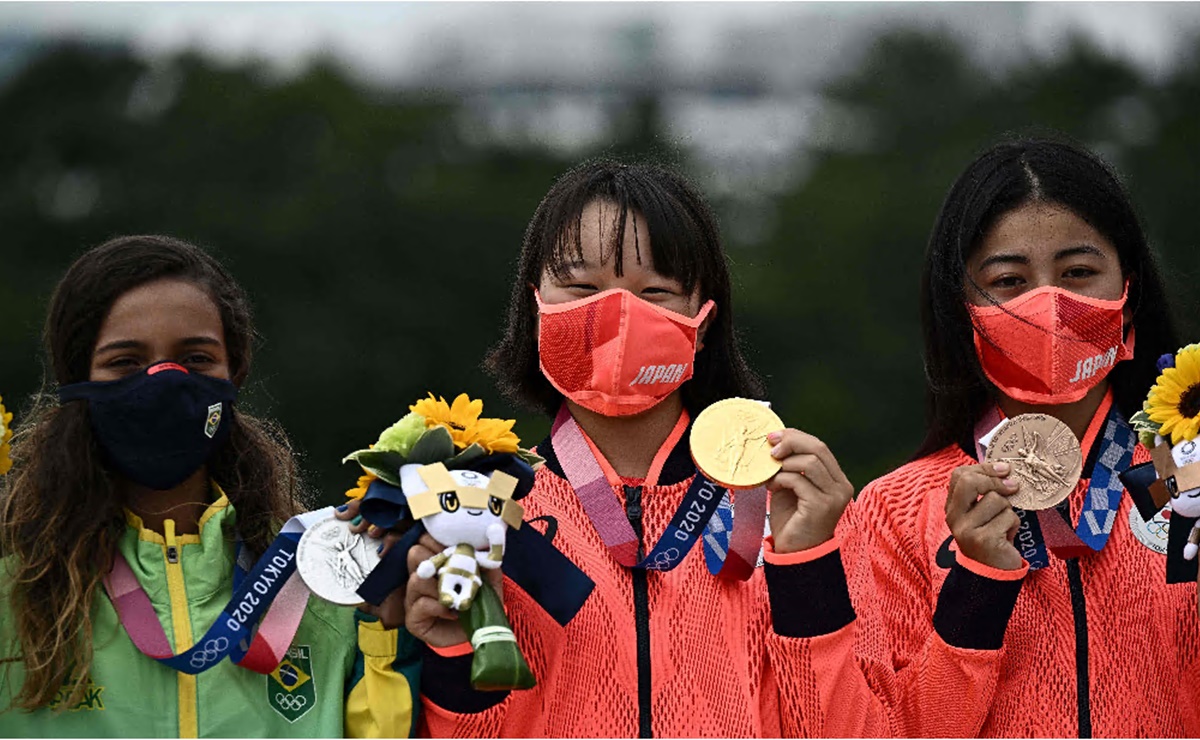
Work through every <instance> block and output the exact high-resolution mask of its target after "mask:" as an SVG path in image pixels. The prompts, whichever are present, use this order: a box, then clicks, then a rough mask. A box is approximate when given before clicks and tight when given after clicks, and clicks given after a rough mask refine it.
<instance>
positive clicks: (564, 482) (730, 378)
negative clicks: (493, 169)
mask: <svg viewBox="0 0 1200 740" xmlns="http://www.w3.org/2000/svg"><path fill="white" fill-rule="evenodd" d="M535 288H536V292H535ZM729 295H730V288H729V277H728V273H727V270H726V266H725V257H724V254H723V253H722V251H721V247H720V241H719V237H718V235H717V229H716V224H715V221H714V219H713V218H712V215H711V213H710V212H709V210H708V207H707V206H706V205H705V204H704V203H703V201H702V200H701V199H700V197H699V195H698V194H697V193H695V191H694V190H693V189H692V188H691V187H690V186H688V185H687V184H686V183H685V182H683V180H682V179H681V178H679V177H678V176H677V175H675V174H674V173H671V172H669V171H666V170H662V169H659V168H655V167H648V166H644V165H631V166H624V165H613V164H607V163H598V164H591V165H585V166H583V167H580V168H578V169H577V170H574V171H572V172H571V173H568V174H567V175H566V176H564V178H563V179H562V180H560V181H559V182H558V183H557V184H556V185H555V186H554V188H553V189H552V190H551V191H550V193H549V194H548V195H547V196H546V199H545V200H544V201H543V203H542V205H541V206H540V207H539V208H538V211H537V213H535V215H534V217H533V221H532V222H531V224H530V227H529V230H528V232H527V235H526V242H525V248H524V250H523V253H522V258H521V266H520V271H519V279H518V282H517V284H516V286H515V288H514V293H513V300H512V304H511V307H510V313H509V322H508V323H509V326H508V331H507V334H506V337H505V340H504V342H502V344H501V345H500V347H499V348H498V349H497V350H496V352H495V353H494V354H493V355H492V357H491V360H490V365H491V367H492V368H493V370H495V371H496V373H497V375H498V376H499V377H500V379H501V383H502V385H503V386H504V387H505V390H507V391H508V392H509V394H510V395H511V396H513V397H515V398H517V399H519V400H524V401H527V402H528V401H532V402H533V403H534V404H535V405H536V406H537V407H538V408H540V409H542V410H543V411H544V412H546V413H547V414H549V415H551V416H554V415H555V414H556V413H557V418H556V421H555V426H554V431H553V433H552V435H551V437H550V439H548V440H547V441H545V442H543V443H542V444H540V445H538V448H537V451H538V452H539V453H540V454H541V455H543V456H544V457H545V458H546V465H545V467H544V468H542V469H541V470H539V471H538V473H537V478H536V482H535V486H534V489H533V491H532V493H530V494H529V496H527V497H526V498H524V499H523V503H524V505H525V507H526V519H527V521H528V522H529V524H527V525H526V526H536V527H538V528H539V529H540V530H541V531H543V532H544V533H545V536H546V537H547V538H548V539H550V540H551V543H552V544H553V546H555V547H556V548H558V549H559V550H560V551H561V552H563V553H564V554H565V555H566V556H567V557H568V558H570V559H571V560H572V561H574V563H575V564H576V565H578V566H579V567H580V568H581V569H582V570H583V571H584V572H585V573H586V574H587V575H588V576H590V577H591V578H592V580H593V581H594V582H595V589H594V591H593V592H592V593H591V595H590V596H589V597H588V599H587V601H586V603H584V605H583V607H582V609H581V610H580V611H579V613H578V614H577V615H576V616H575V618H574V619H573V620H572V621H571V622H569V623H568V624H567V625H566V626H565V627H562V626H559V624H558V623H557V622H556V621H554V620H553V619H551V618H550V617H549V616H548V615H547V614H546V613H545V612H544V611H543V610H542V609H541V607H539V606H538V605H537V604H536V603H535V602H534V601H533V600H532V599H531V598H530V597H529V596H528V595H527V594H525V593H524V592H522V591H521V589H520V588H519V587H518V586H516V584H514V583H512V582H511V581H505V582H504V584H503V598H504V602H505V608H506V611H507V612H508V615H509V618H510V620H511V622H512V626H513V630H514V632H515V634H516V638H517V641H518V642H519V643H520V645H521V648H522V650H523V651H524V654H525V655H526V657H527V659H528V661H529V664H530V666H531V668H532V669H533V671H534V673H535V675H536V676H537V680H538V685H537V686H536V687H535V688H533V689H529V690H524V691H515V692H512V693H509V694H498V693H495V692H477V691H474V690H472V689H471V687H470V685H469V681H468V671H469V666H470V657H469V656H468V655H466V654H465V653H467V652H469V651H470V646H469V645H464V644H463V641H464V635H463V632H462V630H461V628H460V627H459V626H458V624H457V622H456V621H455V620H454V618H453V617H454V615H453V614H452V613H450V612H448V611H447V610H446V609H445V607H443V606H442V605H441V604H440V603H438V601H437V593H436V588H435V586H434V584H433V582H432V581H431V580H428V579H421V578H419V577H417V576H416V575H415V568H413V572H414V575H413V577H411V578H410V580H409V583H408V591H407V602H408V603H407V626H408V628H409V630H410V631H411V632H412V633H413V634H414V635H416V636H417V637H419V638H420V639H422V640H424V641H425V642H426V643H427V644H429V645H431V646H436V647H434V648H433V649H432V650H431V652H429V653H428V654H427V656H426V659H425V672H424V678H423V682H422V687H423V688H424V690H425V694H424V700H425V708H426V711H425V712H424V713H423V714H424V717H425V722H426V726H425V730H426V731H427V732H428V733H430V734H432V735H435V736H475V737H494V736H534V737H536V736H616V737H620V736H642V737H650V736H669V737H674V736H723V737H750V736H779V735H789V736H795V735H800V736H803V735H810V734H819V733H823V732H825V731H826V727H825V726H824V724H823V723H824V718H825V717H826V716H829V714H830V713H829V712H827V711H826V710H825V709H824V708H823V707H822V706H820V699H821V695H820V694H819V693H817V692H815V691H812V690H811V688H810V686H809V685H807V683H806V681H807V675H808V674H807V673H806V671H805V670H804V669H803V668H799V667H802V666H806V665H808V664H809V662H810V661H809V659H808V657H807V652H808V650H809V639H808V638H809V635H808V633H807V632H806V630H811V629H816V630H817V633H819V632H821V631H822V630H823V625H824V624H825V623H824V622H822V621H821V619H822V618H818V620H817V623H816V626H815V627H814V626H813V625H811V624H810V625H808V626H802V625H791V628H790V629H789V627H788V625H789V620H790V617H789V616H788V614H787V613H786V610H787V609H788V608H789V606H790V605H792V604H798V603H799V602H801V601H805V602H807V603H809V604H812V603H820V600H821V599H822V598H823V595H822V594H820V593H813V592H811V590H810V589H809V587H808V581H807V580H806V578H808V577H809V575H810V573H811V572H812V571H811V570H810V569H809V568H806V567H802V566H794V565H779V566H774V565H772V566H769V568H770V574H769V579H770V580H771V581H772V588H771V593H772V597H773V598H774V597H775V596H776V595H778V596H780V598H781V603H782V604H784V606H781V609H782V611H781V610H780V609H777V610H775V612H774V626H775V630H774V631H772V628H771V625H772V610H771V606H770V604H769V603H768V593H767V588H766V584H765V582H764V580H765V579H764V574H763V572H762V570H761V569H758V568H755V565H754V564H755V561H756V560H757V556H758V551H759V546H760V543H761V539H762V532H763V524H764V512H765V506H766V504H765V500H764V499H762V498H759V499H757V501H758V504H757V507H758V509H757V513H755V511H754V510H755V506H754V505H752V503H751V502H752V500H753V497H752V496H749V495H747V494H744V493H739V494H738V495H737V497H735V502H736V505H737V506H738V507H739V508H738V509H737V515H738V516H740V517H741V519H738V517H734V521H733V534H732V537H731V539H730V541H729V543H728V544H727V545H721V544H720V543H719V542H718V545H717V546H716V548H715V549H712V546H711V545H710V544H709V543H706V544H703V545H701V544H697V543H696V539H697V535H699V534H700V530H698V529H696V528H694V527H689V526H687V525H686V524H685V523H684V522H686V521H687V517H686V514H688V513H689V512H691V511H693V508H692V507H697V508H696V510H697V511H701V510H702V511H704V512H706V515H705V516H699V522H700V526H701V527H703V526H704V522H705V521H711V520H710V519H708V518H707V512H710V511H711V508H705V507H706V506H708V505H713V504H715V503H716V501H718V500H719V499H716V500H714V499H713V498H711V496H712V494H711V490H710V489H705V488H704V485H705V481H704V480H703V479H700V480H697V476H696V469H695V466H694V465H693V463H692V460H691V457H690V454H689V452H688V445H687V439H686V436H685V434H686V430H687V428H688V424H689V418H690V416H691V415H692V414H695V413H697V412H698V411H699V410H701V409H703V408H705V407H706V406H707V405H708V404H710V403H712V402H714V401H716V400H720V399H722V398H726V397H730V396H749V397H757V396H761V388H760V386H759V384H758V381H757V379H756V378H755V377H754V375H753V374H752V373H751V372H750V370H749V369H748V367H747V366H746V364H745V362H744V360H743V359H742V357H741V355H740V353H739V351H738V349H737V345H736V342H735V340H734V333H733V328H732V323H731V316H732V310H731V306H730V302H729ZM693 359H694V367H693ZM652 367H653V368H657V369H651V368H652ZM662 368H667V370H662ZM681 369H682V370H681ZM776 443H777V447H776V450H775V454H776V457H778V458H780V459H781V460H782V461H783V471H784V472H782V473H779V474H778V475H776V476H775V478H774V479H773V481H772V484H771V485H772V487H773V488H775V489H777V494H776V495H775V496H774V497H773V498H772V521H773V522H774V531H775V536H776V538H777V540H778V546H779V549H780V550H781V551H783V552H797V551H803V550H811V548H812V547H813V546H815V545H818V544H820V543H822V542H825V541H827V540H828V539H829V538H830V537H831V536H832V534H833V528H834V526H835V525H836V522H837V520H838V517H839V516H840V514H841V512H842V510H843V509H844V508H845V506H846V504H847V503H848V502H849V500H850V497H851V495H852V493H853V489H852V487H851V486H850V483H849V482H848V481H847V480H846V478H845V476H844V475H843V474H842V473H841V471H840V470H839V469H838V466H837V462H836V460H834V458H833V456H832V455H831V454H830V453H829V451H828V449H826V448H825V446H824V445H822V444H821V443H820V441H819V440H817V439H816V438H814V437H811V436H809V435H806V434H803V433H801V432H798V431H795V430H786V431H785V430H779V431H778V432H776V433H775V435H774V436H773V437H772V444H776ZM581 469H587V470H590V471H591V472H590V473H584V474H582V477H581V474H580V473H579V471H580V470H581ZM572 470H574V471H575V472H574V473H573V472H571V471H572ZM780 491H782V492H784V493H783V494H782V495H780V494H779V493H778V492H780ZM719 513H720V512H718V514H719ZM739 522H741V526H742V527H746V526H749V527H750V529H749V530H747V531H746V533H748V534H749V535H750V536H749V538H740V537H739V529H738V527H739ZM709 534H712V535H713V536H714V537H716V534H717V533H716V532H715V531H710V532H709ZM746 539H748V542H749V545H750V547H749V549H748V550H747V549H744V548H743V549H741V550H740V551H739V548H738V547H737V546H736V542H739V541H745V540H746ZM689 543H690V544H695V546H694V547H691V549H690V550H689V549H688V547H687V544H689ZM706 548H708V549H712V552H711V553H706V552H702V551H703V550H705V549H706ZM438 549H440V546H439V545H438V544H437V543H433V542H432V541H430V540H429V539H428V537H426V538H425V539H424V540H422V544H421V545H418V546H416V547H414V548H413V549H412V550H411V551H410V553H409V563H410V568H411V567H413V566H415V564H416V563H418V562H420V561H422V560H424V559H425V558H427V557H429V556H430V555H432V554H433V553H434V552H436V551H437V550H438ZM726 549H727V550H728V551H729V555H728V558H727V560H726V566H725V567H733V569H734V570H735V571H740V572H741V573H742V574H743V575H746V576H748V579H747V580H739V579H737V578H732V579H731V578H724V577H718V576H715V575H713V574H712V573H710V571H709V568H708V566H707V564H706V554H707V555H714V554H718V553H717V551H718V550H721V551H724V550H726ZM797 557H799V558H801V559H803V558H804V557H806V556H804V555H800V556H797ZM668 568H669V569H668ZM841 590H842V592H844V591H845V586H844V579H843V586H842V588H841ZM834 618H837V616H836V615H835V617H834ZM845 657H846V654H844V653H842V654H839V658H845ZM793 667H798V670H795V671H794V670H793Z"/></svg>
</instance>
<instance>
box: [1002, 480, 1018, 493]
mask: <svg viewBox="0 0 1200 740" xmlns="http://www.w3.org/2000/svg"><path fill="white" fill-rule="evenodd" d="M1004 487H1005V488H1011V489H1013V490H1016V488H1017V481H1016V479H1015V478H1005V479H1004Z"/></svg>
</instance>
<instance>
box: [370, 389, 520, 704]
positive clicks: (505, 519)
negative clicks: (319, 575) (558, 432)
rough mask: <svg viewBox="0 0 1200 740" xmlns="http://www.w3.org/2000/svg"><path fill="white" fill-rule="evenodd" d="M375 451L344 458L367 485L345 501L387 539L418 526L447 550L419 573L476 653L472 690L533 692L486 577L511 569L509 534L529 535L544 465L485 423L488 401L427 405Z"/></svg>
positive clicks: (508, 433)
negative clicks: (524, 529)
mask: <svg viewBox="0 0 1200 740" xmlns="http://www.w3.org/2000/svg"><path fill="white" fill-rule="evenodd" d="M409 409H410V412H411V413H409V414H408V415H407V416H405V417H404V418H403V419H401V420H400V421H398V422H396V423H395V424H394V425H392V426H391V427H389V428H388V429H387V430H385V431H384V432H383V434H382V435H380V437H379V440H378V441H377V442H376V443H375V444H374V445H372V446H371V447H370V448H368V449H365V450H358V451H356V452H353V453H351V454H350V455H348V456H347V457H346V460H353V461H355V462H357V463H358V464H359V465H360V466H361V467H362V468H363V472H364V475H363V476H362V477H361V478H359V481H358V486H357V487H356V488H354V489H352V490H350V491H347V494H346V495H347V496H351V497H355V498H362V504H361V506H360V508H359V511H360V513H361V514H362V515H363V517H364V518H365V519H366V520H367V521H369V522H371V523H372V524H374V525H376V526H378V527H382V528H384V529H390V528H399V527H402V526H403V525H404V524H405V523H408V524H409V526H420V527H423V528H424V529H425V531H427V532H429V534H430V535H432V536H433V538H434V539H436V540H437V541H438V542H440V543H441V544H442V545H444V546H445V549H444V550H443V551H442V552H440V553H438V554H437V555H435V556H434V557H432V558H429V559H428V560H425V561H424V562H422V563H421V564H420V565H419V566H418V567H417V575H418V576H420V577H421V578H433V577H434V576H437V579H438V591H439V593H440V600H441V602H442V603H443V604H445V605H446V606H447V607H449V608H451V609H454V610H456V611H458V612H460V613H461V615H462V624H463V628H464V629H465V631H466V633H467V637H468V639H470V641H471V645H472V647H473V648H474V650H475V655H474V658H473V659H472V665H471V684H472V685H473V686H474V687H475V688H476V689H480V690H510V689H524V688H530V687H532V686H533V685H535V683H536V681H535V680H534V677H533V673H532V671H531V670H530V669H529V665H528V663H527V662H526V661H525V657H524V656H523V655H522V654H521V650H520V648H519V647H518V646H517V642H516V637H515V636H514V635H513V632H512V628H511V627H510V626H509V623H508V618H507V617H506V616H505V614H504V608H503V606H502V605H501V603H500V599H499V597H498V596H497V595H496V593H495V592H494V591H493V590H492V588H491V586H489V585H488V584H487V583H486V582H484V580H483V579H482V578H481V570H480V569H488V570H492V569H495V568H499V567H500V566H501V565H502V563H503V558H504V548H505V542H506V539H507V535H508V530H509V529H510V528H511V529H519V528H520V527H521V517H522V515H523V514H524V510H523V508H522V506H521V504H520V503H518V499H520V498H521V497H523V496H524V495H526V494H527V493H529V490H530V489H531V488H532V487H533V466H534V465H538V464H540V463H541V462H542V459H541V458H540V457H538V456H536V455H534V454H533V453H531V452H529V451H528V450H525V449H522V448H521V447H520V440H519V439H518V438H517V436H516V435H515V434H513V432H512V426H513V423H514V422H513V421H511V420H504V419H481V418H480V414H481V413H482V412H483V402H482V401H472V400H471V399H469V398H468V397H467V396H466V395H465V394H462V395H459V396H458V397H457V398H455V399H454V403H453V404H447V403H446V401H445V399H442V398H435V397H434V396H433V394H430V396H429V398H425V399H422V400H420V401H418V402H417V403H415V404H413V405H412V406H410V407H409Z"/></svg>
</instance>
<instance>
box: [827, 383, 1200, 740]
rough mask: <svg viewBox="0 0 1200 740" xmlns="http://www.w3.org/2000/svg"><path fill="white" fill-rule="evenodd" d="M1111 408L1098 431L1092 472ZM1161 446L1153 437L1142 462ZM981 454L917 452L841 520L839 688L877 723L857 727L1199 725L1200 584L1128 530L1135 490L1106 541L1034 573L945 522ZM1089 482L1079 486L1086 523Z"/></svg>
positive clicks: (1069, 729) (1170, 729)
mask: <svg viewBox="0 0 1200 740" xmlns="http://www.w3.org/2000/svg"><path fill="white" fill-rule="evenodd" d="M1109 405H1110V404H1109V402H1106V403H1105V404H1103V405H1102V406H1101V408H1100V410H1099V411H1098V412H1097V417H1096V419H1094V420H1093V422H1092V425H1091V426H1092V428H1091V429H1090V430H1089V433H1088V434H1087V435H1086V436H1085V440H1084V454H1085V456H1086V458H1085V459H1086V460H1087V462H1086V464H1085V467H1084V471H1083V472H1084V475H1085V476H1088V477H1090V476H1091V471H1092V468H1093V467H1094V464H1095V460H1094V458H1095V456H1096V454H1097V453H1098V451H1097V450H1094V449H1093V447H1094V445H1095V440H1096V437H1097V436H1098V435H1097V431H1098V429H1099V427H1100V426H1101V423H1100V422H1101V421H1102V420H1103V419H1104V417H1105V415H1106V414H1107V412H1108V407H1109ZM1148 459H1149V453H1148V452H1147V451H1146V450H1145V449H1144V448H1143V447H1141V446H1139V447H1138V448H1137V449H1136V451H1135V453H1134V459H1133V462H1134V464H1137V463H1140V462H1144V461H1146V460H1148ZM973 464H976V460H975V458H974V457H973V456H972V455H968V454H967V453H966V452H964V451H963V450H962V449H960V448H959V447H957V446H954V447H949V448H946V449H944V450H942V451H941V452H938V453H936V454H933V455H930V456H928V457H925V458H922V459H920V460H917V461H915V462H913V463H910V464H908V465H905V466H904V467H902V468H900V469H898V470H896V471H895V472H893V473H890V474H888V475H886V476H884V477H882V478H880V479H879V480H877V481H875V482H874V483H872V484H870V485H869V486H867V487H866V488H865V489H864V490H863V492H862V494H861V495H860V496H859V499H858V501H857V502H856V503H855V504H854V506H853V507H852V508H851V509H850V512H849V514H848V515H847V516H846V517H845V518H844V519H843V522H842V523H841V524H840V525H839V531H840V534H841V537H842V539H843V542H844V547H843V549H844V551H845V552H844V555H845V557H846V561H847V569H846V570H847V572H848V573H849V583H850V592H851V594H852V597H853V603H854V605H855V606H856V607H857V611H858V615H859V616H858V618H857V619H855V620H854V621H853V622H852V623H851V624H849V625H847V626H846V627H845V628H843V629H842V630H841V631H840V632H837V633H834V634H831V635H829V636H828V637H827V638H823V639H830V640H840V641H842V642H843V643H844V644H845V645H846V646H850V645H852V650H853V654H854V656H855V661H854V663H855V664H856V665H857V669H856V670H846V669H845V668H843V670H842V672H841V673H840V674H839V677H840V679H841V681H840V683H839V684H838V685H837V687H836V689H837V690H838V691H841V692H842V693H843V695H845V696H848V697H851V698H848V701H849V702H850V704H851V705H853V706H855V707H863V708H865V709H858V708H856V709H855V710H854V711H855V713H857V714H858V715H859V716H860V718H861V719H862V721H863V722H864V725H863V726H862V727H861V728H855V727H853V726H849V725H843V729H845V730H846V731H847V734H858V733H860V732H863V733H868V734H870V733H873V732H874V731H875V730H876V729H877V728H878V724H877V722H878V720H877V719H874V717H875V716H876V715H880V714H881V715H884V716H886V717H888V718H889V721H892V722H896V723H898V728H899V729H901V730H902V731H904V732H908V733H910V734H922V735H938V734H953V735H959V736H972V735H981V736H1009V737H1028V736H1035V737H1046V736H1050V737H1055V736H1057V737H1065V736H1086V735H1094V736H1123V737H1145V736H1150V737H1197V736H1200V618H1198V616H1197V603H1196V584H1195V583H1177V584H1168V583H1166V576H1165V567H1166V556H1165V555H1163V554H1160V553H1159V552H1156V551H1155V550H1152V549H1151V548H1150V547H1149V546H1147V545H1144V544H1142V543H1141V542H1140V541H1139V540H1138V539H1137V538H1136V537H1135V536H1134V534H1133V532H1132V530H1131V529H1130V518H1129V517H1130V508H1131V505H1132V504H1131V499H1130V497H1129V496H1128V495H1125V496H1124V497H1123V499H1122V502H1121V509H1120V511H1119V512H1118V516H1117V517H1116V520H1115V524H1114V526H1113V530H1112V534H1111V537H1110V539H1109V541H1108V544H1107V545H1106V546H1105V547H1104V549H1103V550H1101V551H1099V552H1097V553H1094V554H1089V555H1086V556H1084V557H1082V558H1079V559H1078V560H1076V561H1074V562H1068V561H1064V560H1061V559H1059V558H1057V557H1055V556H1053V555H1051V558H1050V566H1049V567H1047V568H1043V569H1040V570H1035V571H1029V572H1028V574H1027V575H1025V571H1017V572H1004V571H994V570H991V569H989V568H987V567H986V566H983V565H980V564H978V563H973V562H971V561H969V560H968V559H966V558H964V557H963V556H962V555H955V554H954V553H953V551H952V540H951V537H950V532H949V529H948V528H947V526H946V522H945V514H944V511H943V508H944V506H945V501H946V496H947V493H948V488H949V479H950V473H951V471H952V470H954V468H956V467H959V466H961V465H973ZM1087 484H1088V480H1087V479H1086V478H1085V479H1084V480H1082V481H1081V482H1080V484H1079V485H1078V486H1077V487H1076V489H1075V491H1074V492H1073V493H1072V495H1071V497H1070V499H1069V502H1070V516H1071V523H1072V526H1074V525H1075V524H1076V523H1077V522H1078V519H1079V515H1080V510H1081V507H1082V505H1083V503H1084V501H1085V496H1086V492H1087ZM1134 516H1137V514H1136V512H1135V513H1134ZM1022 575H1024V578H1023V583H1022V581H1021V577H1022ZM1000 578H1006V579H1008V580H1000ZM1014 578H1015V579H1017V580H1013V579H1014ZM1014 586H1015V588H1014ZM1010 614H1011V618H1010V617H1009V615H1010ZM1006 627H1007V631H1006V629H1005V628H1006ZM1001 643H1002V646H1001ZM996 648H998V649H996ZM953 658H957V659H958V660H959V661H961V666H962V670H961V672H960V673H959V675H957V676H955V675H954V673H953V672H951V671H948V670H946V667H945V666H943V667H942V668H941V669H939V670H938V672H937V674H936V675H929V673H928V670H927V669H928V666H929V662H930V661H931V660H935V661H943V662H944V661H947V660H948V659H953ZM843 665H851V664H843ZM822 690H823V691H826V692H828V691H830V690H831V689H829V688H823V689H822ZM926 702H928V703H929V706H922V705H924V704H925V703H926ZM938 713H941V714H943V715H947V719H951V720H953V723H952V725H951V726H949V727H948V726H947V725H945V724H941V723H938V722H937V721H933V720H936V715H937V714H938ZM931 715H933V716H931ZM873 723H874V724H873Z"/></svg>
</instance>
